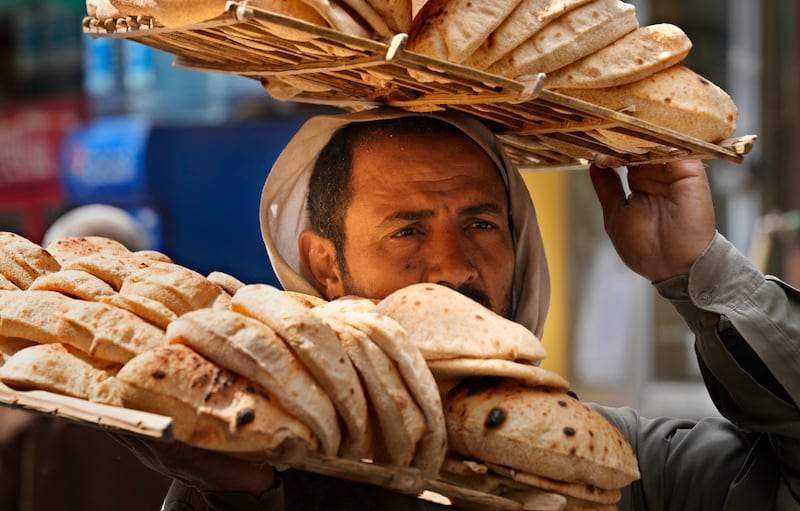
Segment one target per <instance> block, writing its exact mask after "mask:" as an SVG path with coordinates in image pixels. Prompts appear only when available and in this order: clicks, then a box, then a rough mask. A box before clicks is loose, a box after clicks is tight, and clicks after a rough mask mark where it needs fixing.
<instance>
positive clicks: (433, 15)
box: [406, 0, 521, 64]
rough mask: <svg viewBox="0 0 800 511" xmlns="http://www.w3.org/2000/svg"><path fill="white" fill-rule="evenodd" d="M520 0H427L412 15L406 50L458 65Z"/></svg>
mask: <svg viewBox="0 0 800 511" xmlns="http://www.w3.org/2000/svg"><path fill="white" fill-rule="evenodd" d="M520 1H521V0H484V1H482V2H475V1H473V0H428V2H426V3H425V5H424V6H423V7H422V9H421V10H420V11H419V13H417V15H416V16H415V17H414V20H413V21H412V23H411V28H410V29H409V33H408V43H407V45H406V49H408V50H409V51H414V52H417V53H422V54H424V55H428V56H430V57H434V58H438V59H441V60H447V61H450V62H453V63H456V64H461V63H463V62H464V61H465V60H467V58H468V57H469V56H470V55H472V54H473V53H474V52H475V50H476V49H477V48H478V47H479V46H480V45H481V44H482V43H483V42H484V41H485V40H486V38H487V37H489V35H490V34H491V33H492V32H493V31H494V29H495V28H497V27H498V26H499V25H500V24H501V23H502V22H503V20H505V19H506V18H507V17H508V15H509V14H511V12H512V11H513V10H514V8H515V7H516V6H517V5H518V4H519V3H520Z"/></svg>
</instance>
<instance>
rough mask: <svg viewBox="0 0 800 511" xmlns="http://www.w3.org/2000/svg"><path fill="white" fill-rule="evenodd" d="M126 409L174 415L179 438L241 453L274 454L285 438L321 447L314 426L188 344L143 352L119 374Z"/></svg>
mask: <svg viewBox="0 0 800 511" xmlns="http://www.w3.org/2000/svg"><path fill="white" fill-rule="evenodd" d="M116 379H117V380H118V381H119V382H120V385H119V387H120V392H121V395H122V400H123V403H124V405H125V407H126V408H134V409H137V410H143V411H146V412H151V413H157V414H161V415H166V416H169V417H172V419H173V433H174V435H175V438H176V440H179V441H182V442H185V443H187V444H191V445H194V446H197V447H202V448H205V449H212V450H217V451H226V452H238V453H261V454H262V455H263V454H265V453H270V452H276V451H279V450H280V449H282V448H283V447H284V446H285V443H286V442H298V443H300V444H301V445H305V446H306V448H307V449H308V450H309V451H316V449H317V448H318V444H317V439H316V438H315V437H314V435H313V434H312V433H311V430H310V429H309V428H308V427H307V426H306V425H305V424H303V423H302V422H300V421H299V420H298V419H296V418H295V417H293V416H292V415H290V414H289V413H287V412H286V411H285V410H284V409H283V408H282V407H281V406H280V404H278V400H277V399H275V398H274V397H273V396H272V395H271V394H270V393H269V392H267V391H266V390H265V389H264V388H263V387H261V386H260V385H258V384H257V383H255V382H253V381H251V380H248V379H246V378H244V377H242V376H239V375H237V374H235V373H233V372H231V371H229V370H227V369H223V368H221V367H219V366H217V365H215V364H213V363H212V362H210V361H208V360H207V359H205V358H204V357H202V356H200V355H199V354H198V353H196V352H195V351H194V350H192V349H191V348H189V347H188V346H185V345H181V344H173V345H169V346H164V347H161V348H157V349H153V350H150V351H148V352H146V353H143V354H141V355H139V356H137V357H136V358H134V359H132V360H131V361H129V362H128V363H127V364H125V365H124V366H123V367H122V369H120V371H119V372H118V373H117V376H116Z"/></svg>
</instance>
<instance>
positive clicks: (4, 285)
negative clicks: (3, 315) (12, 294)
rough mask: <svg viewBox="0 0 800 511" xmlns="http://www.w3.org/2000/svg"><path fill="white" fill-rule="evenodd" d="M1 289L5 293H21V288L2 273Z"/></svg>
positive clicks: (0, 279)
mask: <svg viewBox="0 0 800 511" xmlns="http://www.w3.org/2000/svg"><path fill="white" fill-rule="evenodd" d="M0 289H2V290H4V291H20V288H19V286H18V285H16V284H14V283H13V282H11V281H10V280H8V278H7V277H6V276H5V275H3V274H2V273H0Z"/></svg>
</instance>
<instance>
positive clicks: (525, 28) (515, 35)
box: [464, 0, 592, 69]
mask: <svg viewBox="0 0 800 511" xmlns="http://www.w3.org/2000/svg"><path fill="white" fill-rule="evenodd" d="M591 1H592V0H522V2H520V3H519V5H517V7H516V8H515V9H514V10H513V11H512V12H511V14H509V15H508V16H507V17H506V19H504V20H503V22H502V23H501V24H500V25H499V26H498V27H497V28H496V29H495V30H494V32H492V33H491V34H489V36H488V37H487V38H486V40H485V41H483V43H482V44H481V45H480V46H479V47H478V48H477V49H476V50H475V52H473V53H472V55H470V56H469V58H467V60H466V61H465V62H464V64H465V65H467V66H470V67H474V68H477V69H486V68H488V67H489V66H491V65H492V64H494V63H495V62H496V61H497V60H498V59H500V57H502V56H503V55H506V54H507V53H509V52H511V51H512V50H514V49H515V48H516V47H517V46H519V45H521V44H522V43H524V42H525V41H526V40H527V39H528V38H530V37H531V36H533V35H534V34H536V33H537V32H539V31H540V30H541V29H542V28H544V27H545V26H547V25H548V24H549V23H550V22H551V21H553V20H555V19H556V18H558V17H559V16H561V15H563V14H566V13H567V12H569V11H571V10H572V9H575V8H576V7H580V6H581V5H585V4H587V3H589V2H591Z"/></svg>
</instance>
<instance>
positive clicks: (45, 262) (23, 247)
mask: <svg viewBox="0 0 800 511" xmlns="http://www.w3.org/2000/svg"><path fill="white" fill-rule="evenodd" d="M60 268H61V265H60V264H59V262H58V261H57V260H56V259H55V258H54V257H53V256H52V255H51V254H50V253H49V252H47V250H45V249H43V248H42V247H40V246H39V245H37V244H36V243H34V242H32V241H30V240H28V239H27V238H25V237H24V236H20V235H19V234H15V233H13V232H5V231H1V232H0V275H3V277H4V280H7V281H9V282H11V283H12V284H14V285H15V286H17V287H18V288H20V289H27V288H28V286H30V285H31V284H32V283H33V281H34V280H36V278H37V277H40V276H42V275H46V274H48V273H53V272H56V271H58V270H59V269H60ZM4 287H8V286H4Z"/></svg>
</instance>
